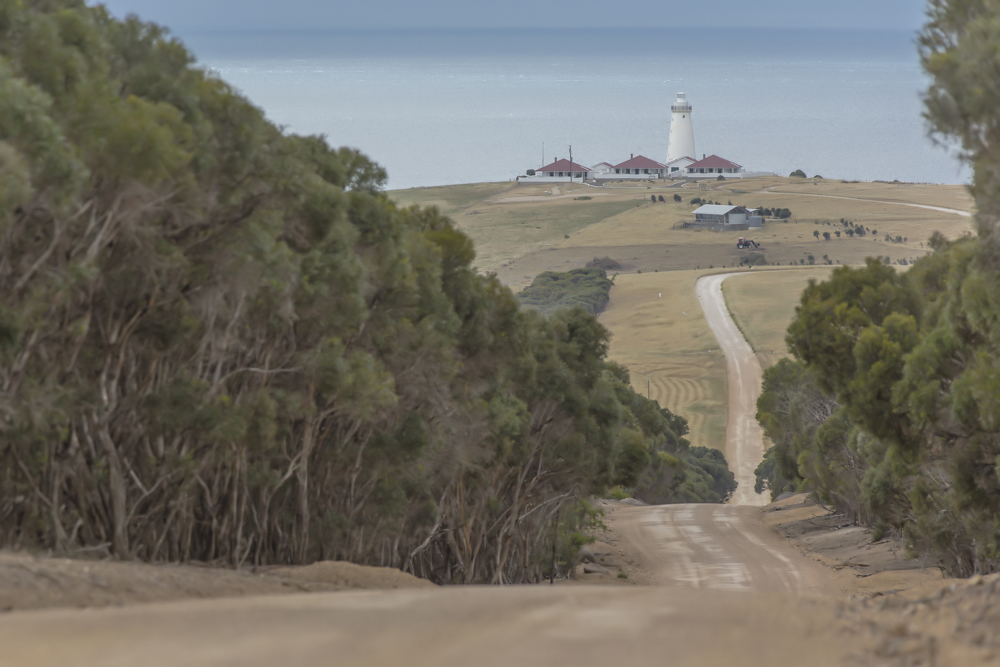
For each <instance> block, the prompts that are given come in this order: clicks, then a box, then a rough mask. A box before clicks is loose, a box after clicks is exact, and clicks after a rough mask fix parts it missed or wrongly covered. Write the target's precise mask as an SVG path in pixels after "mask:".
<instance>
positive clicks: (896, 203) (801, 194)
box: [760, 188, 972, 218]
mask: <svg viewBox="0 0 1000 667" xmlns="http://www.w3.org/2000/svg"><path fill="white" fill-rule="evenodd" d="M760 192H763V193H768V194H776V195H792V196H794V197H823V198H824V199H848V200H850V201H864V202H871V203H873V204H892V205H893V206H909V207H911V208H922V209H924V210H927V211H938V212H940V213H951V214H953V215H960V216H962V217H964V218H971V217H972V214H971V213H969V212H968V211H962V210H959V209H957V208H945V207H943V206H930V205H928V204H912V203H910V202H905V201H891V200H888V199H867V198H865V197H846V196H844V195H818V194H813V193H811V192H785V191H782V190H775V189H773V188H765V189H764V190H761V191H760Z"/></svg>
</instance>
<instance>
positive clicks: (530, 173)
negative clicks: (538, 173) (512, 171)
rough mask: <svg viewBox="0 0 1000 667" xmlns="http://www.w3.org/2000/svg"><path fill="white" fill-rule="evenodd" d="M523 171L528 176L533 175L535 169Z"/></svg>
mask: <svg viewBox="0 0 1000 667" xmlns="http://www.w3.org/2000/svg"><path fill="white" fill-rule="evenodd" d="M524 173H526V174H527V175H528V176H534V175H535V170H534V169H529V170H528V171H526V172H524Z"/></svg>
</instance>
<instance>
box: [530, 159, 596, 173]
mask: <svg viewBox="0 0 1000 667" xmlns="http://www.w3.org/2000/svg"><path fill="white" fill-rule="evenodd" d="M535 171H592V169H591V168H590V167H584V166H582V165H579V164H577V163H576V162H570V161H569V160H567V159H565V158H564V159H562V160H556V161H555V162H553V163H552V164H550V165H548V166H545V167H539V168H538V169H536V170H535Z"/></svg>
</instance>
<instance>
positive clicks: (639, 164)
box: [615, 155, 667, 169]
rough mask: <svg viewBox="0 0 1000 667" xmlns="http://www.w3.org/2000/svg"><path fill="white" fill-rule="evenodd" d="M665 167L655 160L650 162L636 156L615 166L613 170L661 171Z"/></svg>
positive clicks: (646, 158)
mask: <svg viewBox="0 0 1000 667" xmlns="http://www.w3.org/2000/svg"><path fill="white" fill-rule="evenodd" d="M666 166H667V165H665V164H660V163H659V162H657V161H656V160H650V159H649V158H648V157H644V156H642V155H636V156H635V157H634V158H632V159H631V160H625V161H624V162H622V163H621V164H616V165H615V169H663V168H664V167H666Z"/></svg>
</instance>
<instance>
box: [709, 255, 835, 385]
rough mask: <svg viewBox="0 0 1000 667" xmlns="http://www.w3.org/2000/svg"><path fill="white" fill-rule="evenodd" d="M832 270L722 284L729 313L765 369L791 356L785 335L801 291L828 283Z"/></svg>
mask: <svg viewBox="0 0 1000 667" xmlns="http://www.w3.org/2000/svg"><path fill="white" fill-rule="evenodd" d="M829 276H830V268H829V267H813V268H806V269H788V270H780V271H761V272H759V273H754V272H750V273H742V274H740V275H738V276H733V277H732V278H728V279H726V281H725V282H724V283H722V293H723V294H724V295H725V297H726V305H727V306H729V312H730V313H732V315H733V319H734V320H735V321H736V324H737V325H738V326H739V327H740V330H741V331H742V332H743V335H744V336H746V338H747V340H748V341H749V342H750V345H751V346H752V347H753V349H754V351H755V352H756V353H757V359H758V360H760V365H761V367H762V368H770V367H771V366H773V365H774V364H776V363H777V362H778V360H779V359H782V358H784V357H787V356H788V347H787V346H786V345H785V335H786V333H787V330H788V325H789V324H791V322H792V318H793V317H794V316H795V307H796V306H797V305H798V304H799V297H800V296H801V295H802V290H804V289H805V288H806V285H808V284H809V281H810V280H826V279H827V278H828V277H829Z"/></svg>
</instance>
